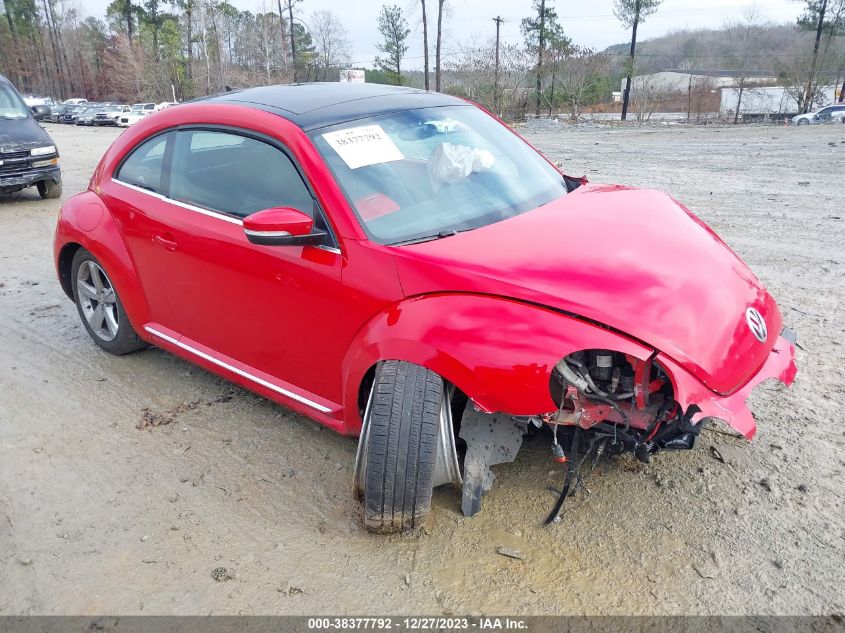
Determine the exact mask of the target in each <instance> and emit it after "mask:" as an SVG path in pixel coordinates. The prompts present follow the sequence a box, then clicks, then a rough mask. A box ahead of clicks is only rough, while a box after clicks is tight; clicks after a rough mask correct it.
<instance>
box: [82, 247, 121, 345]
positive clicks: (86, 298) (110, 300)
mask: <svg viewBox="0 0 845 633" xmlns="http://www.w3.org/2000/svg"><path fill="white" fill-rule="evenodd" d="M76 294H77V296H78V297H79V305H80V306H81V307H82V314H83V316H84V318H85V320H86V321H87V322H88V326H89V327H90V328H91V331H92V332H93V333H94V334H95V335H96V336H97V337H98V338H100V339H102V340H103V341H113V340H114V339H115V338H116V337H117V333H118V328H119V327H120V323H119V318H120V317H119V315H118V309H117V294H116V293H115V291H114V287H113V286H112V284H111V280H110V279H109V278H108V275H106V273H105V271H103V269H102V268H100V267H99V266H98V265H97V264H96V262H93V261H91V260H90V259H89V260H88V261H85V262H83V263H82V265H81V266H80V267H79V271H78V272H77V273H76Z"/></svg>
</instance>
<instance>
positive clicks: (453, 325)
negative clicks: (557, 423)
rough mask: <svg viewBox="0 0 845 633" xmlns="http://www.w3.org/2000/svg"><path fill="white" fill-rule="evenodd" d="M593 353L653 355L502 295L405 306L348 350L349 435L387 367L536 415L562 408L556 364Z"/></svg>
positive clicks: (495, 406) (425, 299) (373, 324)
mask: <svg viewBox="0 0 845 633" xmlns="http://www.w3.org/2000/svg"><path fill="white" fill-rule="evenodd" d="M586 348H601V349H614V350H618V351H620V352H623V353H625V354H630V355H631V356H633V357H636V358H638V359H640V360H646V359H647V358H648V357H649V356H650V355H651V354H652V352H653V350H651V349H650V348H647V347H645V346H643V345H641V344H639V343H637V342H635V341H632V340H630V339H627V338H625V337H623V336H622V335H619V334H616V333H613V332H611V331H609V330H606V329H604V328H601V327H599V326H596V325H593V324H591V323H588V322H585V321H581V320H578V319H576V318H573V317H570V316H567V315H564V314H561V313H559V312H554V311H552V310H549V309H546V308H543V307H539V306H535V305H532V304H527V303H522V302H519V301H514V300H510V299H505V298H502V297H498V296H491V295H479V294H463V293H446V294H432V295H424V296H418V297H414V298H410V299H407V300H404V301H400V302H399V303H396V304H394V305H392V306H390V307H389V308H387V309H386V310H384V311H383V312H381V313H379V314H378V315H376V316H375V317H374V318H373V319H372V320H370V321H369V323H367V325H366V326H365V327H364V328H362V330H361V331H360V332H359V333H358V335H357V336H356V337H355V339H354V340H353V341H352V344H351V345H350V348H349V351H348V352H347V355H346V358H345V360H344V366H343V378H344V383H343V384H344V410H345V413H346V415H345V416H344V417H345V419H346V425H347V429H346V430H345V431H346V432H347V433H348V434H350V435H355V434H357V433H358V432H359V431H360V426H361V419H360V415H359V406H358V395H359V389H360V386H361V383H362V380H363V378H364V376H365V375H366V372H367V371H368V370H369V369H370V368H371V367H372V366H373V365H375V364H376V363H377V362H379V361H382V360H403V361H406V362H410V363H415V364H417V365H422V366H424V367H427V368H428V369H431V370H432V371H434V372H436V373H437V374H439V375H440V376H442V377H443V378H445V379H446V380H448V381H449V382H451V383H453V384H454V385H456V386H457V387H458V388H459V389H460V390H461V391H463V392H464V393H465V394H466V395H467V396H468V397H469V398H471V399H472V400H473V402H474V403H475V405H476V406H477V407H479V408H480V409H482V410H484V411H487V412H501V413H506V414H510V415H536V414H539V413H544V412H548V411H554V410H555V409H556V405H555V404H554V402H553V400H552V398H551V395H550V391H549V380H550V378H551V372H552V369H553V368H554V366H555V365H556V364H557V362H558V361H559V360H560V359H561V358H563V357H564V356H566V355H567V354H570V353H571V352H574V351H578V350H581V349H586Z"/></svg>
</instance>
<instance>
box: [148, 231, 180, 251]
mask: <svg viewBox="0 0 845 633" xmlns="http://www.w3.org/2000/svg"><path fill="white" fill-rule="evenodd" d="M153 242H155V243H156V244H158V245H159V246H161V247H163V248H164V250H166V251H167V252H168V253H172V252H173V251H175V250H176V240H174V239H173V236H172V235H170V233H165V234H164V235H153Z"/></svg>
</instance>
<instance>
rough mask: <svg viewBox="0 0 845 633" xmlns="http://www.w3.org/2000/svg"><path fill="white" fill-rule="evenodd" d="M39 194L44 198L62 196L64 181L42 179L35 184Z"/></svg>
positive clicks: (52, 198)
mask: <svg viewBox="0 0 845 633" xmlns="http://www.w3.org/2000/svg"><path fill="white" fill-rule="evenodd" d="M35 186H36V187H37V189H38V195H39V196H41V198H42V199H44V200H55V199H57V198H61V197H62V183H61V182H54V181H52V180H41V181H39V182H37V183H36V185H35Z"/></svg>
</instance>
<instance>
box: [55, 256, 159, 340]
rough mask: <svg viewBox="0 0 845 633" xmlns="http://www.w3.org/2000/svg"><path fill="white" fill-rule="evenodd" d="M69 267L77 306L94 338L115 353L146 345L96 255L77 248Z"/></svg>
mask: <svg viewBox="0 0 845 633" xmlns="http://www.w3.org/2000/svg"><path fill="white" fill-rule="evenodd" d="M70 270H71V277H70V278H71V283H72V284H73V300H74V302H75V303H76V310H77V311H78V312H79V318H80V319H82V325H84V326H85V329H86V330H88V335H89V336H90V337H91V338H92V339H93V340H94V342H95V343H96V344H97V345H99V346H100V347H101V348H103V349H104V350H106V351H107V352H109V353H110V354H115V355H117V356H122V355H123V354H129V353H130V352H135V351H138V350H139V349H143V348H145V347H147V343H146V342H144V341H142V340H141V338H140V337H139V336H138V334H137V332H135V330H134V329H133V327H132V324H131V323H129V317H127V316H126V311H125V310H124V309H123V303H121V301H120V297H119V296H118V295H117V291H116V290H115V289H114V286H113V285H112V282H111V279H109V277H108V275H107V274H106V272H105V269H104V268H103V266H102V264H100V262H99V261H97V258H96V257H94V256H93V255H92V254H91V253H90V252H88V251H87V250H85V249H84V248H80V249H79V250H78V251H76V255H74V257H73V263H72V264H71V267H70ZM100 308H102V310H100V312H99V315H98V312H97V311H98V309H100Z"/></svg>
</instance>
